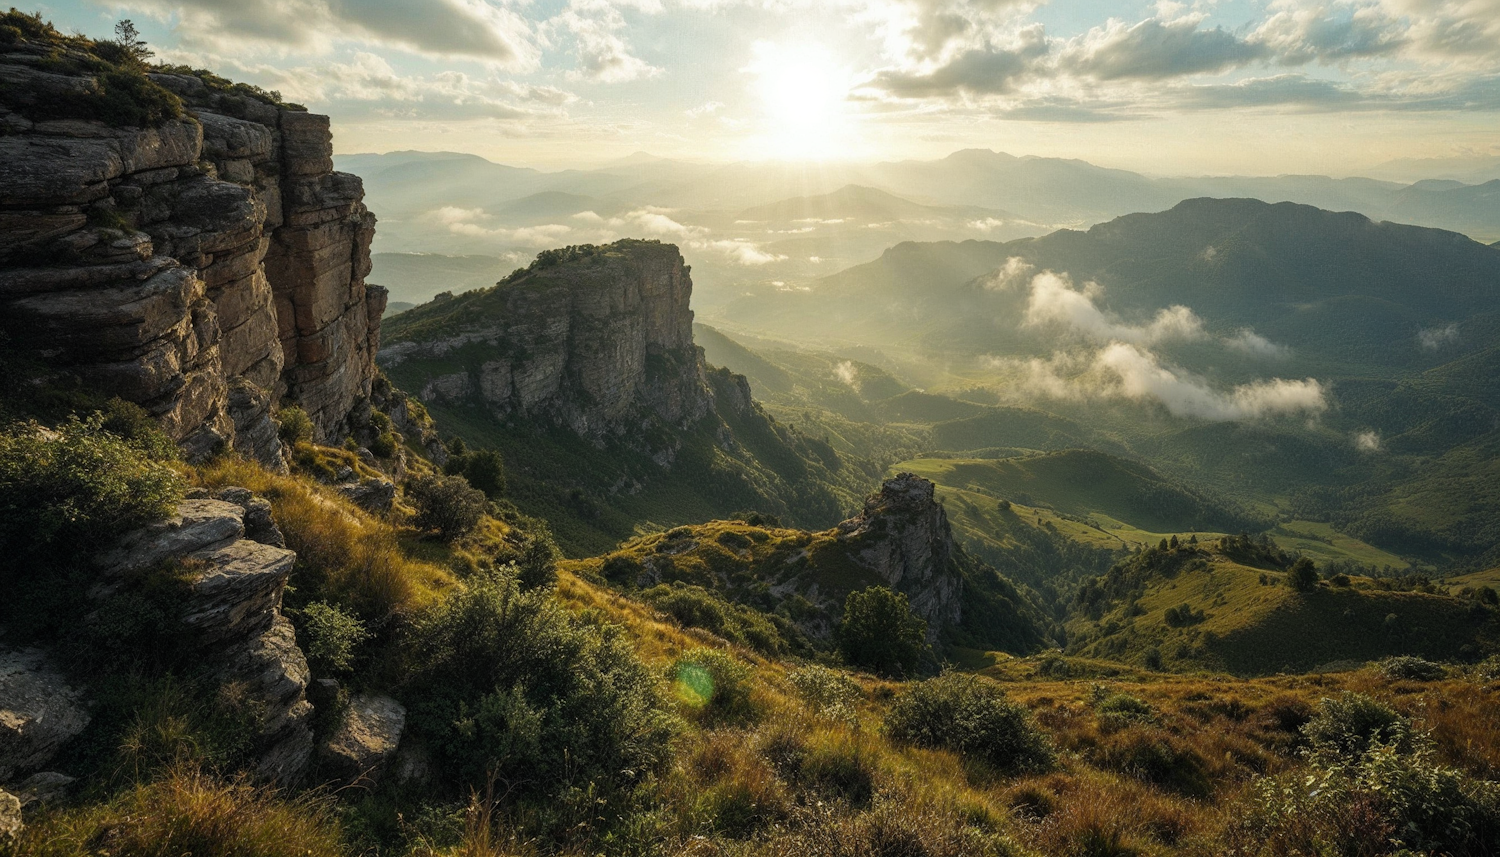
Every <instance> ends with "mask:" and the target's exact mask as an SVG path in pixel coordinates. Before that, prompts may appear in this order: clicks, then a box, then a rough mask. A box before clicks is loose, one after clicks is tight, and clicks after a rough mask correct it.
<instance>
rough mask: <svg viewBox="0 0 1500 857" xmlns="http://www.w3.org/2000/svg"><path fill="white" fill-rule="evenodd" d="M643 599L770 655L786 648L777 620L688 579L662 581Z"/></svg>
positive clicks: (693, 624) (692, 625) (688, 623)
mask: <svg viewBox="0 0 1500 857" xmlns="http://www.w3.org/2000/svg"><path fill="white" fill-rule="evenodd" d="M640 599H641V600H642V601H644V602H646V603H647V604H650V605H651V606H652V607H655V608H656V609H658V610H660V611H662V612H663V613H666V614H667V615H668V616H671V617H672V618H673V619H676V620H677V621H678V622H679V623H681V624H682V625H683V626H684V627H687V628H702V629H703V630H705V631H708V632H710V633H712V634H715V635H717V636H719V637H722V638H724V639H725V640H728V641H729V642H731V643H737V644H739V645H742V646H748V647H749V648H752V649H755V650H756V651H758V652H762V653H764V654H767V655H777V654H782V653H784V652H786V650H787V648H788V646H787V643H786V640H784V639H783V638H782V636H781V633H780V632H779V631H778V630H777V627H776V625H775V623H773V622H772V621H771V620H770V619H768V618H767V617H766V616H765V614H763V613H760V612H759V611H757V610H754V609H753V608H750V607H745V606H743V605H739V604H733V603H731V602H728V601H725V600H724V599H723V598H721V597H719V596H718V595H717V594H715V593H713V592H710V591H709V590H707V589H704V588H703V587H701V586H693V585H690V584H684V583H671V584H665V583H663V584H658V585H656V586H653V587H651V588H650V589H646V590H643V591H642V592H641V593H640Z"/></svg>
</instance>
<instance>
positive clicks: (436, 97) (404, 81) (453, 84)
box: [254, 51, 574, 120]
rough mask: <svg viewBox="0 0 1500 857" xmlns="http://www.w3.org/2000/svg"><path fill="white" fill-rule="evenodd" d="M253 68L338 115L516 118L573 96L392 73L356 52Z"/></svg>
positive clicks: (454, 77)
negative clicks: (312, 62)
mask: <svg viewBox="0 0 1500 857" xmlns="http://www.w3.org/2000/svg"><path fill="white" fill-rule="evenodd" d="M254 71H255V72H256V73H257V74H258V75H259V76H260V77H261V79H263V80H264V81H265V82H266V85H267V86H268V87H270V88H273V89H276V90H279V91H281V92H282V93H283V95H284V96H285V97H287V98H289V99H291V100H293V101H302V102H310V103H315V104H321V105H329V106H331V107H333V108H334V109H336V110H337V111H338V113H339V116H340V118H342V119H345V120H348V119H358V118H363V117H375V118H400V119H419V118H420V119H439V120H444V119H445V120H458V119H476V118H488V119H505V120H521V119H529V118H534V117H537V116H542V115H546V114H548V113H552V112H556V110H557V106H558V105H561V104H565V103H567V102H568V101H570V100H573V99H574V96H573V95H572V94H571V93H568V92H564V91H563V90H560V89H554V88H552V87H534V86H525V85H521V84H517V83H514V82H512V81H506V80H500V79H497V78H480V77H471V76H470V75H467V74H464V73H463V72H458V71H443V72H438V73H437V74H435V75H432V76H421V75H413V74H405V73H401V72H398V71H397V70H396V69H395V68H394V67H392V66H391V64H390V62H388V61H387V60H386V59H385V58H384V57H382V56H380V55H378V54H374V53H371V52H369V51H358V52H355V53H354V54H353V56H351V57H350V58H349V60H348V61H347V62H324V63H319V64H317V65H310V66H292V67H284V66H279V65H275V64H264V65H260V66H257V67H255V68H254Z"/></svg>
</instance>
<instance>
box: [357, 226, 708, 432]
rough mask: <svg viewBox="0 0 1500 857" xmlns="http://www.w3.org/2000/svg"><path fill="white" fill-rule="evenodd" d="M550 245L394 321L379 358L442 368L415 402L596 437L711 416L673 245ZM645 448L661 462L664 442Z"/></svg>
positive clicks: (682, 269)
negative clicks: (531, 258) (506, 272)
mask: <svg viewBox="0 0 1500 857" xmlns="http://www.w3.org/2000/svg"><path fill="white" fill-rule="evenodd" d="M553 252H555V253H557V254H558V255H557V256H552V257H549V256H548V254H543V255H542V256H541V257H539V260H538V262H537V264H534V265H532V266H531V268H528V269H524V270H521V271H517V272H516V273H514V274H512V275H511V277H510V278H508V279H506V280H505V281H503V282H501V283H498V284H497V285H496V286H495V287H494V288H491V289H481V290H478V291H474V292H468V293H465V294H463V295H460V296H458V297H452V296H440V297H439V298H438V299H437V300H435V301H433V302H432V303H429V304H425V305H423V306H421V307H418V308H417V309H414V310H410V311H408V312H406V313H403V314H402V315H400V316H398V317H397V318H396V319H393V320H392V322H391V324H390V325H388V331H387V342H388V344H387V345H386V347H385V349H384V350H383V351H382V352H381V353H380V358H379V359H380V362H381V364H382V365H384V366H386V367H388V368H394V367H397V366H400V365H401V364H403V363H408V362H422V361H431V364H430V365H440V364H446V366H447V367H448V371H441V372H429V373H428V374H427V375H425V376H424V377H423V380H422V382H421V383H420V385H418V386H416V387H415V389H417V390H418V391H419V396H420V397H421V398H422V399H423V400H424V401H426V402H448V403H457V402H471V401H472V402H479V403H482V405H483V406H484V407H485V408H486V409H487V410H488V411H489V412H490V413H491V414H492V415H493V416H495V417H496V418H498V419H500V420H502V421H523V420H524V421H531V422H542V423H552V424H556V425H560V426H565V427H567V428H569V429H571V430H572V431H573V432H575V433H576V434H578V435H579V436H580V437H584V438H587V439H589V440H591V441H594V442H596V443H601V444H602V443H603V442H605V441H606V440H609V439H622V438H623V439H640V437H641V436H642V430H643V429H645V428H647V427H648V426H649V425H651V424H657V425H660V426H664V427H669V428H682V427H685V426H687V425H689V424H691V423H694V422H696V421H698V420H701V419H703V418H704V417H706V416H708V415H709V414H710V413H712V412H713V410H714V396H713V393H712V392H711V391H710V389H709V386H708V383H707V380H706V377H705V367H704V362H703V356H702V352H701V351H700V350H699V349H698V348H697V347H696V346H694V345H693V312H692V310H691V309H689V308H688V302H689V300H690V298H691V297H692V290H693V283H692V279H691V278H690V277H689V269H688V266H687V265H685V264H684V262H683V258H682V255H681V254H680V253H679V252H678V251H677V248H676V247H674V246H672V245H670V244H660V243H658V242H655V241H633V240H627V241H620V242H617V243H615V244H611V245H609V246H607V247H599V248H587V249H585V250H583V251H582V252H579V251H578V250H576V249H574V250H573V252H572V254H571V255H565V254H566V251H553ZM652 452H653V454H655V455H658V456H660V457H662V459H663V461H664V462H665V461H669V460H670V456H671V445H670V444H667V443H663V442H660V441H659V440H658V442H656V443H654V444H653V449H652Z"/></svg>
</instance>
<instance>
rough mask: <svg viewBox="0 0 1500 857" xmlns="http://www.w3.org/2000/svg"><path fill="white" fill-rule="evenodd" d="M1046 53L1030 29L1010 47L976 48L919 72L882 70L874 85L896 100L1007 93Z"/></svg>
mask: <svg viewBox="0 0 1500 857" xmlns="http://www.w3.org/2000/svg"><path fill="white" fill-rule="evenodd" d="M1049 50H1050V47H1049V45H1048V43H1047V39H1046V35H1045V33H1044V32H1043V31H1042V29H1041V27H1029V28H1027V29H1025V30H1022V31H1020V32H1019V33H1017V34H1016V38H1015V41H1014V42H1013V43H1012V44H1009V45H1004V46H995V45H985V46H982V47H976V48H973V49H970V50H966V51H964V52H962V53H960V54H958V55H957V56H954V57H952V58H951V59H948V60H947V61H946V62H943V63H942V64H940V65H937V66H936V67H932V68H929V69H926V70H922V71H915V70H911V71H902V70H886V71H882V72H880V73H878V74H877V75H876V76H875V79H874V81H873V83H874V85H875V86H876V87H877V88H879V89H882V90H884V91H886V92H888V93H890V94H892V95H895V96H897V97H898V98H926V97H930V96H935V95H952V94H956V93H959V92H967V93H972V94H978V95H994V94H998V93H1007V92H1011V91H1013V90H1014V89H1015V88H1016V86H1017V85H1018V84H1019V83H1020V82H1022V81H1025V80H1027V79H1029V78H1031V77H1033V76H1034V75H1035V74H1037V73H1038V71H1039V70H1040V68H1041V66H1040V61H1041V60H1042V59H1044V58H1045V57H1046V56H1047V54H1048V52H1049Z"/></svg>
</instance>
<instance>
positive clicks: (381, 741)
mask: <svg viewBox="0 0 1500 857" xmlns="http://www.w3.org/2000/svg"><path fill="white" fill-rule="evenodd" d="M405 728H406V709H405V708H403V707H402V705H401V703H399V702H397V701H396V700H394V699H392V698H391V697H389V696H367V695H360V696H356V697H354V698H353V699H352V700H350V701H349V707H348V709H346V710H345V712H344V719H343V721H342V722H341V723H340V724H339V728H338V729H337V730H336V731H335V732H334V733H333V734H332V735H331V736H329V738H328V740H326V741H325V742H324V743H323V746H322V748H320V750H319V756H320V757H321V758H322V760H323V763H324V764H325V766H326V767H327V768H328V770H329V772H330V773H331V774H333V775H334V776H335V777H337V778H338V779H339V780H340V781H341V782H343V783H345V784H347V785H357V786H360V787H363V788H373V787H374V786H375V784H376V783H377V782H378V781H379V780H380V776H381V775H382V774H383V773H384V772H385V769H386V767H387V765H389V763H390V760H391V758H392V757H393V756H394V755H395V754H396V748H397V746H398V745H399V744H400V743H401V733H402V731H403V730H404V729H405Z"/></svg>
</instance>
